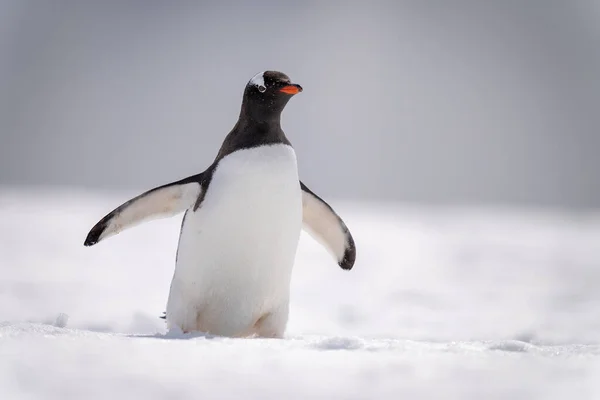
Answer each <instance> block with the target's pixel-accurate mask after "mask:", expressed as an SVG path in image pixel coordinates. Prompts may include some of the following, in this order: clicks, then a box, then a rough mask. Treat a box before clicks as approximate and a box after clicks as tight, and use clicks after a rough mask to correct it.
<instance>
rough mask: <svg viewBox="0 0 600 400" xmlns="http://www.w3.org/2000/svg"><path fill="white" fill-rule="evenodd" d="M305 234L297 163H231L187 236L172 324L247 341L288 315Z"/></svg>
mask: <svg viewBox="0 0 600 400" xmlns="http://www.w3.org/2000/svg"><path fill="white" fill-rule="evenodd" d="M301 227H302V197H301V190H300V184H299V181H298V170H297V164H296V155H295V153H294V150H293V149H292V147H290V146H287V145H272V146H262V147H258V148H253V149H246V150H240V151H237V152H234V153H232V154H230V155H228V156H226V157H225V158H223V159H222V160H221V161H220V162H219V165H218V167H217V169H216V171H215V172H214V174H213V177H212V180H211V182H210V185H209V188H208V191H207V193H206V196H205V198H204V201H203V202H202V205H201V207H200V208H199V209H198V210H197V211H195V212H193V211H191V210H189V211H188V212H187V214H186V216H185V223H184V225H183V228H182V231H181V237H180V240H179V248H178V252H177V263H176V267H175V274H174V277H173V282H172V284H171V293H170V294H169V302H168V304H167V322H168V324H169V326H170V327H173V326H177V327H179V328H180V329H182V330H184V331H191V330H200V331H203V332H210V333H213V334H218V335H227V336H239V335H243V334H245V333H247V331H248V330H249V329H251V327H252V326H253V324H255V323H256V321H257V319H258V318H261V316H263V315H265V314H268V313H271V312H278V311H282V310H283V311H285V314H286V315H285V317H286V318H285V319H286V320H287V307H288V300H289V290H290V278H291V273H292V267H293V264H294V259H295V256H296V248H297V246H298V240H299V237H300V230H301Z"/></svg>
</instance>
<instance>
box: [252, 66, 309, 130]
mask: <svg viewBox="0 0 600 400" xmlns="http://www.w3.org/2000/svg"><path fill="white" fill-rule="evenodd" d="M301 91H302V86H300V85H298V84H296V83H292V81H291V80H290V78H289V77H288V76H287V75H286V74H284V73H283V72H279V71H264V72H261V73H258V74H256V75H254V77H252V79H250V81H249V82H248V84H247V85H246V89H245V90H244V102H243V103H244V107H245V108H246V111H248V112H249V113H250V114H251V116H252V117H254V118H256V119H259V120H260V119H265V120H267V119H271V118H274V117H279V115H280V114H281V112H282V111H283V109H284V108H285V106H286V104H287V102H288V101H289V100H290V99H291V98H292V96H294V95H295V94H298V93H300V92H301Z"/></svg>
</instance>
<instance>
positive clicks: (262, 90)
mask: <svg viewBox="0 0 600 400" xmlns="http://www.w3.org/2000/svg"><path fill="white" fill-rule="evenodd" d="M257 88H258V91H259V92H261V93H264V92H265V91H266V90H267V88H266V87H265V86H264V85H258V86H257Z"/></svg>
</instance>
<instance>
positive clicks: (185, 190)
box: [98, 182, 200, 241]
mask: <svg viewBox="0 0 600 400" xmlns="http://www.w3.org/2000/svg"><path fill="white" fill-rule="evenodd" d="M199 195H200V184H199V183H196V182H191V183H186V184H183V185H173V186H167V187H164V188H160V189H154V190H150V191H148V192H146V193H144V194H142V195H140V196H138V197H136V198H134V199H132V200H130V201H128V202H127V203H125V204H123V205H121V206H120V207H118V208H117V209H115V210H114V211H113V212H112V213H111V214H114V215H112V218H110V220H109V221H108V224H107V225H106V228H105V229H104V231H103V232H102V234H101V235H100V237H99V238H98V241H100V240H103V239H106V238H108V237H111V236H114V235H116V234H118V233H119V232H122V231H123V230H125V229H128V228H132V227H134V226H136V225H139V224H141V223H142V222H146V221H149V220H153V219H158V218H166V217H172V216H174V215H176V214H179V213H180V212H183V211H184V210H186V209H188V208H190V207H192V206H193V205H194V203H195V202H196V199H197V198H198V196H199Z"/></svg>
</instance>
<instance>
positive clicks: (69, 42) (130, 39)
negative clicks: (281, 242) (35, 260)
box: [0, 0, 600, 208]
mask: <svg viewBox="0 0 600 400" xmlns="http://www.w3.org/2000/svg"><path fill="white" fill-rule="evenodd" d="M84 3H85V4H84ZM250 3H252V4H250ZM484 3H485V4H484ZM265 69H276V70H281V71H283V72H285V73H287V74H288V75H289V76H290V77H291V78H292V80H294V81H296V82H298V83H300V84H301V85H302V86H303V87H304V89H305V90H304V92H303V93H301V94H300V95H298V96H296V97H295V98H294V99H292V100H291V102H290V103H289V104H288V107H287V108H286V110H285V112H284V115H283V121H282V123H283V128H284V130H285V132H286V134H287V135H288V137H289V139H290V140H291V141H292V143H293V144H294V147H295V148H296V151H297V154H298V158H299V167H300V173H301V177H302V179H303V180H304V181H305V182H306V183H307V185H309V186H310V187H311V188H312V189H314V190H315V191H316V192H317V193H319V194H322V195H326V196H329V197H330V196H336V197H339V198H351V199H367V200H375V199H377V200H378V199H381V200H397V201H403V202H418V203H451V204H509V205H527V206H530V205H534V206H535V205H542V206H567V207H573V208H586V207H599V206H600V179H599V172H598V171H600V159H599V157H598V152H599V150H600V7H599V6H598V2H596V1H558V0H556V1H541V0H540V1H506V2H499V1H498V2H478V1H411V2H401V1H399V2H392V1H390V2H373V3H371V2H364V3H360V2H346V1H344V2H334V1H326V2H313V3H310V2H297V3H296V2H295V3H293V4H291V3H290V4H286V3H284V2H280V1H279V2H266V1H259V2H241V1H240V2H221V3H218V4H216V5H215V4H210V3H209V2H201V1H197V2H194V3H193V4H190V3H189V2H186V3H184V2H176V1H175V2H164V1H137V2H136V1H132V2H102V1H96V2H76V1H71V2H68V1H53V2H49V1H37V2H36V1H20V0H0V143H1V145H0V184H11V185H13V184H18V185H59V186H67V187H68V186H74V187H87V188H90V189H96V188H102V189H106V188H111V189H112V188H114V189H122V188H128V189H132V188H135V189H140V190H144V189H148V188H150V187H153V186H156V185H159V184H163V183H166V182H170V181H173V180H176V179H179V178H182V177H185V176H188V175H191V174H194V173H197V172H200V171H202V170H204V169H205V168H206V167H207V166H208V165H209V164H210V163H211V162H212V160H213V159H214V156H215V154H216V152H217V150H218V147H219V145H220V143H221V141H222V140H223V138H224V137H225V135H226V134H227V133H228V132H229V130H230V129H231V128H232V127H233V125H234V123H235V121H236V119H237V115H238V112H239V107H240V103H241V95H242V91H243V88H244V85H245V84H246V82H247V81H248V80H249V79H250V78H251V77H252V76H253V75H254V74H256V73H257V72H260V71H263V70H265Z"/></svg>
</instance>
